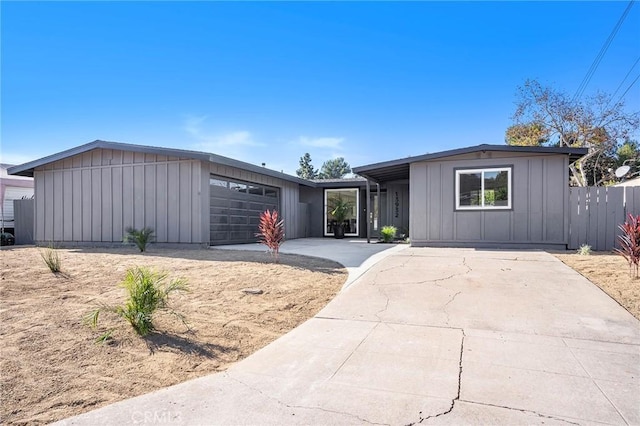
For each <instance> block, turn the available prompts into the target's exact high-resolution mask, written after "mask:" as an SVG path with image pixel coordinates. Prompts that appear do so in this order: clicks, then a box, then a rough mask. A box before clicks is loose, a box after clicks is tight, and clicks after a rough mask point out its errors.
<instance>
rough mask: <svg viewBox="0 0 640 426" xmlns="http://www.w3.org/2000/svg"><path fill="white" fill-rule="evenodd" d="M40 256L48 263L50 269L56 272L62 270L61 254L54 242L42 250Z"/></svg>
mask: <svg viewBox="0 0 640 426" xmlns="http://www.w3.org/2000/svg"><path fill="white" fill-rule="evenodd" d="M40 256H41V257H42V260H44V263H46V264H47V266H48V267H49V270H50V271H51V272H53V273H54V274H57V273H58V272H60V270H61V268H62V262H61V261H60V256H59V255H58V250H56V248H55V246H54V245H53V244H49V247H47V248H45V249H43V250H40Z"/></svg>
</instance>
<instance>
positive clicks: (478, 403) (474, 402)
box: [460, 399, 580, 425]
mask: <svg viewBox="0 0 640 426" xmlns="http://www.w3.org/2000/svg"><path fill="white" fill-rule="evenodd" d="M460 401H461V402H466V403H467V404H473V405H483V406H486V407H495V408H504V409H505V410H512V411H520V412H521V413H529V414H534V415H536V416H538V417H543V418H545V419H553V420H558V421H560V422H564V423H568V424H570V425H580V423H576V422H572V421H570V420H567V419H563V418H562V417H555V416H550V415H547V414H541V413H538V412H537V411H533V410H525V409H523V408H513V407H507V406H505V405H495V404H488V403H484V402H476V401H467V400H465V399H461V400H460Z"/></svg>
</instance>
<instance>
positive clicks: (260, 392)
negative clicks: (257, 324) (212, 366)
mask: <svg viewBox="0 0 640 426" xmlns="http://www.w3.org/2000/svg"><path fill="white" fill-rule="evenodd" d="M225 374H226V376H227V377H228V378H230V379H231V380H233V381H235V382H237V383H240V384H241V385H243V386H245V387H246V388H248V389H250V390H252V391H254V392H258V393H259V394H260V395H262V396H264V397H265V398H267V399H270V400H272V401H275V402H276V403H277V404H279V405H282V406H284V407H287V408H291V409H295V408H298V409H303V410H318V411H322V412H325V413H332V414H341V415H344V416H347V417H352V418H354V419H356V420H358V421H360V422H364V423H367V424H370V425H380V426H390V425H389V424H388V423H376V422H372V421H370V420H367V419H365V418H362V417H360V416H358V415H356V414H352V413H347V412H344V411H338V410H330V409H327V408H322V407H307V406H305V405H295V404H287V403H286V402H284V401H281V400H280V399H278V398H276V397H274V396H272V395H268V394H266V393H264V392H263V391H262V390H261V389H258V388H256V387H253V386H251V385H249V384H247V383H245V382H243V381H242V380H240V379H238V378H237V377H233V376H231V375H230V374H229V373H228V372H225ZM292 415H293V416H295V413H294V414H292Z"/></svg>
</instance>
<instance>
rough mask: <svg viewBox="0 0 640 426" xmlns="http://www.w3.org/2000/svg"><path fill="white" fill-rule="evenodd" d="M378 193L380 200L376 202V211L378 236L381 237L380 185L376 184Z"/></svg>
mask: <svg viewBox="0 0 640 426" xmlns="http://www.w3.org/2000/svg"><path fill="white" fill-rule="evenodd" d="M376 192H377V193H378V199H377V200H376V204H377V206H376V211H377V212H378V236H379V235H380V225H381V224H382V223H381V222H380V214H381V213H380V184H379V183H377V182H376Z"/></svg>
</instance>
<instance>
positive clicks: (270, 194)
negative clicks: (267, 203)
mask: <svg viewBox="0 0 640 426" xmlns="http://www.w3.org/2000/svg"><path fill="white" fill-rule="evenodd" d="M264 195H266V196H267V197H273V198H278V190H277V189H273V188H265V189H264Z"/></svg>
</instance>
